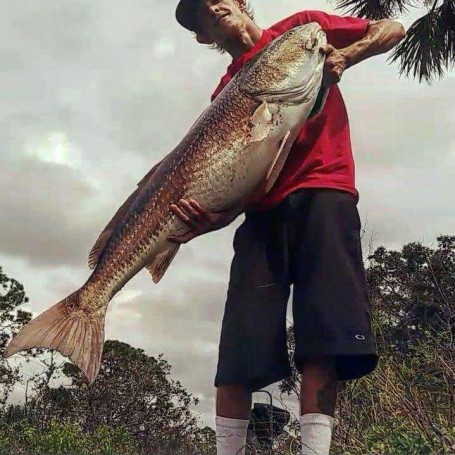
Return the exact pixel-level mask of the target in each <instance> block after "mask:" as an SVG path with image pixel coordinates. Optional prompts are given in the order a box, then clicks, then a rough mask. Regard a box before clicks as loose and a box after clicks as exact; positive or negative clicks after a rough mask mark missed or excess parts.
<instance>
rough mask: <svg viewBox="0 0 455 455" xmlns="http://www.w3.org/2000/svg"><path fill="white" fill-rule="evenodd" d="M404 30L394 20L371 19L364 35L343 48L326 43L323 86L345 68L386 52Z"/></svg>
mask: <svg viewBox="0 0 455 455" xmlns="http://www.w3.org/2000/svg"><path fill="white" fill-rule="evenodd" d="M405 36H406V31H405V29H404V27H403V25H402V24H400V23H399V22H396V21H392V20H388V19H383V20H380V21H371V22H370V23H369V25H368V28H367V32H366V34H365V37H364V38H362V39H361V40H359V41H357V42H355V43H353V44H351V45H350V46H348V47H345V48H343V49H335V48H334V47H333V46H332V45H330V44H328V45H327V46H325V47H324V48H323V51H324V53H325V54H326V56H327V59H326V63H325V68H324V82H323V84H324V85H325V86H329V85H331V84H336V83H337V82H339V81H340V79H341V75H342V74H343V72H344V70H345V69H346V68H349V67H351V66H353V65H356V64H357V63H359V62H361V61H362V60H365V59H367V58H369V57H373V56H374V55H379V54H383V53H385V52H388V51H389V50H390V49H392V48H393V47H394V46H396V45H397V44H398V43H399V42H400V41H401V40H402V39H403V38H404V37H405Z"/></svg>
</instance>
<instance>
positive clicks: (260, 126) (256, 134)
mask: <svg viewBox="0 0 455 455" xmlns="http://www.w3.org/2000/svg"><path fill="white" fill-rule="evenodd" d="M250 125H251V130H250V140H251V142H259V141H262V140H263V139H265V138H266V137H267V136H268V135H269V133H270V130H271V129H272V114H271V113H270V111H269V107H268V104H267V101H263V102H262V103H261V104H260V105H259V107H258V108H257V109H256V110H255V111H254V114H253V115H252V117H251V119H250Z"/></svg>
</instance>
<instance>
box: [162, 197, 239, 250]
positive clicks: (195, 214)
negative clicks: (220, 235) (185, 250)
mask: <svg viewBox="0 0 455 455" xmlns="http://www.w3.org/2000/svg"><path fill="white" fill-rule="evenodd" d="M170 210H171V212H173V213H174V214H175V215H177V217H178V218H179V219H180V220H181V221H183V222H184V223H185V224H186V225H188V227H189V228H190V230H189V231H188V232H186V233H185V234H182V235H178V236H175V235H171V236H169V237H168V240H169V241H171V242H174V243H187V242H189V241H190V240H191V239H194V238H195V237H197V236H198V235H202V234H206V233H207V232H211V231H216V230H217V229H221V228H223V227H225V226H227V225H228V224H229V223H230V222H231V221H233V220H234V219H235V218H236V217H237V215H239V214H240V211H241V210H239V209H237V208H236V209H232V210H226V211H224V212H208V211H207V210H205V209H204V208H203V207H202V206H201V205H200V204H199V203H198V202H197V201H195V200H194V199H191V198H189V199H180V201H179V202H178V204H172V205H171V208H170Z"/></svg>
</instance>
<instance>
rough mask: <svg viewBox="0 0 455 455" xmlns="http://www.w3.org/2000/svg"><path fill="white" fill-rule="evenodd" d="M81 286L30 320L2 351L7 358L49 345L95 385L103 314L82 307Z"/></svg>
mask: <svg viewBox="0 0 455 455" xmlns="http://www.w3.org/2000/svg"><path fill="white" fill-rule="evenodd" d="M80 299H81V289H79V290H78V291H76V292H74V293H73V294H71V295H69V296H68V297H67V298H66V299H64V300H62V301H61V302H59V303H57V304H56V305H54V306H53V307H51V308H49V309H48V310H47V311H45V312H44V313H42V314H40V315H39V316H37V317H36V318H35V319H33V320H32V321H30V322H29V323H28V324H27V325H26V326H25V327H24V328H23V329H22V330H20V331H19V333H18V334H17V335H16V336H15V337H14V338H13V339H12V341H11V342H10V343H9V345H8V347H7V348H6V350H5V352H4V353H3V357H4V358H7V357H10V356H12V355H13V354H16V353H17V352H19V351H24V350H26V349H31V348H50V349H55V350H57V351H59V352H60V353H61V354H62V355H64V356H65V357H68V358H69V359H70V360H71V361H72V362H73V363H74V364H75V365H76V366H77V367H79V368H80V369H81V370H82V371H83V372H84V374H85V375H86V376H87V379H88V381H89V384H92V383H93V381H94V380H95V378H96V376H97V375H98V372H99V369H100V364H101V355H102V352H103V344H104V316H102V317H100V316H97V315H94V314H90V313H88V312H86V311H84V310H83V309H81V308H80V306H79V301H80Z"/></svg>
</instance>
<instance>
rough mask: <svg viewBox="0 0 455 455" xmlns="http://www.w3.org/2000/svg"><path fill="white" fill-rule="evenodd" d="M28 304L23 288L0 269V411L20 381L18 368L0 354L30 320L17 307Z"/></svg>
mask: <svg viewBox="0 0 455 455" xmlns="http://www.w3.org/2000/svg"><path fill="white" fill-rule="evenodd" d="M27 302H28V297H27V296H26V294H25V290H24V286H23V285H22V284H21V283H19V282H18V281H16V280H15V279H13V278H9V277H8V276H7V275H5V274H4V273H3V270H2V267H0V410H2V409H4V407H5V404H6V402H7V400H8V397H9V395H10V393H11V391H12V390H13V388H14V386H15V384H16V383H17V382H18V381H20V375H19V371H20V367H19V366H16V367H12V366H11V365H10V363H9V362H8V361H6V360H3V358H2V354H3V351H4V350H5V347H6V345H7V344H8V342H9V340H10V339H11V338H12V336H13V335H14V334H15V333H17V332H18V331H19V330H20V329H21V328H22V327H23V326H24V325H25V324H27V323H28V322H29V321H30V320H31V318H32V315H31V313H29V312H27V311H23V310H21V309H19V308H18V307H19V306H21V305H23V304H24V303H27Z"/></svg>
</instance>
